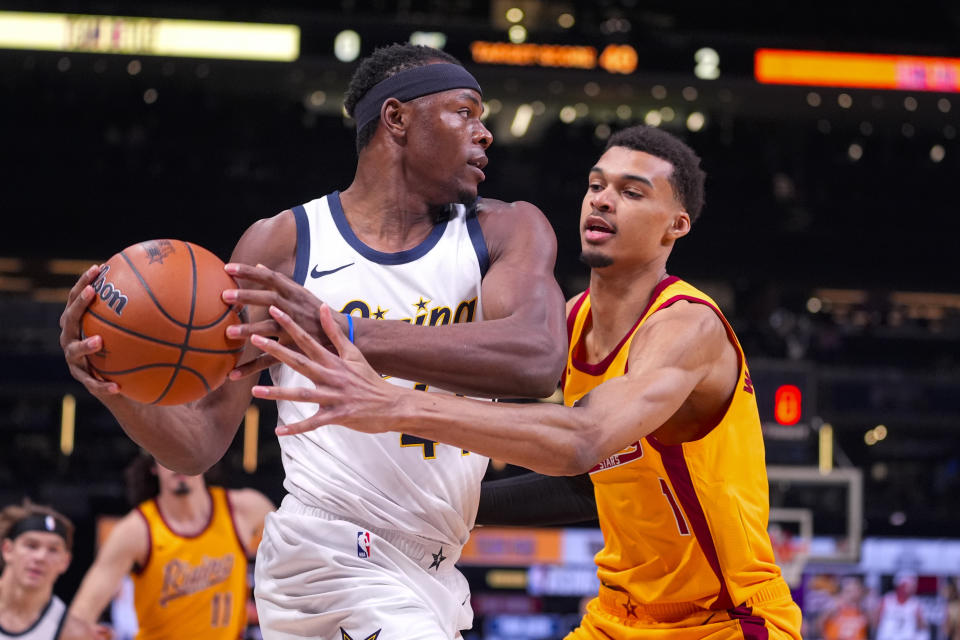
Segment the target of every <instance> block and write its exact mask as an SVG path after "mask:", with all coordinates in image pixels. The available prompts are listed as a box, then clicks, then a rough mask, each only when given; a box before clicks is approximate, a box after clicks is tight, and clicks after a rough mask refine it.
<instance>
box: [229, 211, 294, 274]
mask: <svg viewBox="0 0 960 640" xmlns="http://www.w3.org/2000/svg"><path fill="white" fill-rule="evenodd" d="M296 254H297V222H296V219H295V218H294V215H293V210H292V209H285V210H284V211H281V212H280V213H278V214H276V215H273V216H270V217H268V218H261V219H260V220H257V221H256V222H254V223H253V224H251V225H250V226H249V227H247V230H246V231H244V232H243V235H242V236H240V240H239V241H238V242H237V246H236V247H235V248H234V250H233V255H231V257H230V261H231V262H241V263H244V264H263V265H266V266H268V267H270V268H271V269H276V270H278V271H280V272H281V273H286V275H292V273H293V264H294V262H295V261H296ZM287 268H288V269H287ZM287 271H289V273H287Z"/></svg>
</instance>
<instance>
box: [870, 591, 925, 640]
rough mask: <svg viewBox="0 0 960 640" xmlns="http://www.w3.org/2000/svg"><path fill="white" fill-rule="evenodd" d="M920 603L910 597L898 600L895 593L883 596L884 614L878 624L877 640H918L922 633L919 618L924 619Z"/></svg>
mask: <svg viewBox="0 0 960 640" xmlns="http://www.w3.org/2000/svg"><path fill="white" fill-rule="evenodd" d="M921 612H922V608H921V605H920V601H919V600H917V599H916V598H914V597H912V596H911V597H909V598H907V600H906V601H905V602H900V601H899V600H897V595H896V594H895V593H888V594H886V595H885V596H883V614H882V616H881V617H880V621H879V623H878V624H877V640H916V638H917V634H919V633H920V625H919V624H918V620H917V618H918V617H921V618H922V613H921Z"/></svg>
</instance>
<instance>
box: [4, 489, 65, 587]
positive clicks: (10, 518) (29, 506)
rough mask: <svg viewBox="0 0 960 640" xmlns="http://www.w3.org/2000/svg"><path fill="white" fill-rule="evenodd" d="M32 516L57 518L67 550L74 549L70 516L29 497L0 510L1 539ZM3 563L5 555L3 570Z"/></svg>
mask: <svg viewBox="0 0 960 640" xmlns="http://www.w3.org/2000/svg"><path fill="white" fill-rule="evenodd" d="M31 516H50V517H52V518H53V519H54V520H56V521H57V524H58V525H59V527H58V528H59V529H60V532H61V533H62V534H63V541H64V543H65V544H66V547H67V551H71V550H73V532H74V526H73V523H72V522H71V521H70V518H68V517H67V516H65V515H63V514H62V513H60V512H59V511H55V510H54V509H52V508H50V507H48V506H46V505H42V504H34V503H33V502H32V501H31V500H30V499H29V498H24V499H23V502H21V503H20V504H11V505H8V506H6V507H4V508H3V509H2V510H0V540H6V539H7V537H9V536H10V532H11V530H12V529H13V528H14V526H15V525H16V524H17V523H18V522H20V521H22V520H25V519H26V518H29V517H31ZM3 565H4V562H3V557H2V556H0V570H3Z"/></svg>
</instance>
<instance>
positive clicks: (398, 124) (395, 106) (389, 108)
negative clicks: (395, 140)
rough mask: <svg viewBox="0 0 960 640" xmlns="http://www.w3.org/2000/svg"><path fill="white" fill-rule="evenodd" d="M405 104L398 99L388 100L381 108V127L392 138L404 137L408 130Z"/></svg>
mask: <svg viewBox="0 0 960 640" xmlns="http://www.w3.org/2000/svg"><path fill="white" fill-rule="evenodd" d="M407 117H408V116H407V113H406V109H405V107H404V104H403V103H402V102H400V101H399V100H397V99H396V98H387V99H386V100H384V102H383V106H382V107H380V126H381V127H383V128H384V129H385V130H386V131H387V132H388V133H389V134H390V135H392V136H403V135H404V134H405V133H406V128H407Z"/></svg>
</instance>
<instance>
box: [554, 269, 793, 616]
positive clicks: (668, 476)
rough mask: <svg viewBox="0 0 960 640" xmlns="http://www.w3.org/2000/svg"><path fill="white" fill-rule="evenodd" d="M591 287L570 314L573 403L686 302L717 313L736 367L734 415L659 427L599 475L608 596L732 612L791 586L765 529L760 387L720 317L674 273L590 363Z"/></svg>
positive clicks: (653, 606) (569, 392)
mask: <svg viewBox="0 0 960 640" xmlns="http://www.w3.org/2000/svg"><path fill="white" fill-rule="evenodd" d="M589 293H590V292H589V290H588V291H586V292H585V293H584V294H583V295H582V296H581V297H580V299H579V300H578V301H577V303H576V306H575V307H574V308H573V309H572V310H571V313H570V315H569V317H568V330H569V333H570V349H569V353H568V356H567V367H566V369H565V372H564V384H563V393H564V403H565V404H567V405H568V406H572V405H573V404H574V403H576V402H577V401H578V400H579V399H580V398H582V397H583V396H584V395H586V394H587V393H589V392H590V391H591V390H592V389H594V388H595V387H597V386H598V385H600V384H602V383H603V382H604V381H606V380H610V379H612V378H615V377H617V376H622V375H624V373H626V371H627V367H628V365H629V362H628V355H629V352H630V345H631V343H632V341H633V339H634V337H635V336H636V334H637V331H638V329H639V328H640V327H642V326H643V323H644V322H646V321H647V320H648V319H649V318H650V316H651V315H653V314H654V313H656V312H658V311H660V310H661V309H665V308H667V307H669V306H670V305H671V304H674V303H676V302H678V301H681V300H686V301H689V302H693V303H697V304H704V305H707V306H708V307H710V308H711V309H713V310H714V311H715V312H716V314H717V315H718V316H719V317H720V319H721V320H722V321H723V324H724V326H725V327H726V329H727V335H728V336H729V338H730V342H731V343H732V344H733V346H734V347H735V348H736V350H737V355H738V357H739V367H740V370H739V381H738V383H737V386H736V389H735V391H734V393H733V397H732V398H731V400H730V404H729V406H728V408H727V409H726V413H725V414H724V415H723V417H722V418H721V419H720V420H719V422H718V423H717V424H716V425H715V426H714V427H713V429H712V430H711V431H710V432H709V433H707V434H706V435H705V436H703V437H702V438H700V439H699V440H696V441H693V442H685V443H683V444H677V445H667V444H663V443H661V442H659V441H658V440H657V438H656V437H655V436H654V435H652V434H651V435H649V436H647V437H645V438H642V439H640V440H638V441H637V442H634V443H633V444H631V445H629V446H627V447H625V448H624V449H623V450H622V451H620V452H618V453H616V454H614V455H612V456H610V457H609V458H607V459H606V460H604V461H603V462H601V463H600V464H598V465H597V466H596V467H594V468H593V469H592V470H591V472H590V473H591V478H592V479H593V484H594V489H595V493H596V498H597V509H598V512H599V517H600V527H601V529H602V530H603V538H604V547H603V549H602V550H601V551H600V552H599V553H598V554H597V555H596V563H597V566H598V571H597V574H598V576H599V578H600V581H601V584H602V587H601V593H600V600H601V602H603V601H604V595H605V592H609V593H608V594H607V595H608V597H609V598H613V597H614V596H615V595H616V594H619V595H618V596H617V597H618V598H620V599H622V600H623V601H624V602H625V604H624V605H623V606H624V607H626V610H627V612H631V611H632V609H631V607H634V606H639V607H641V608H643V609H644V610H646V611H648V612H652V613H653V614H654V615H656V614H657V612H658V611H659V612H662V613H663V614H664V615H666V616H670V615H671V614H672V613H677V614H679V613H681V612H683V611H685V610H686V611H691V610H693V609H694V608H696V609H700V610H703V609H708V610H728V609H733V608H735V607H738V606H739V605H741V604H743V603H745V602H747V601H748V600H751V598H753V597H754V596H757V595H758V593H759V592H760V591H761V590H763V589H764V588H765V587H771V586H772V585H773V584H774V583H773V582H772V581H776V585H777V588H776V590H777V592H781V591H784V590H785V589H786V585H785V584H783V583H782V580H778V578H779V576H780V569H779V568H778V567H777V565H776V564H775V562H774V556H773V548H772V546H771V544H770V537H769V535H768V533H767V520H768V517H769V508H770V507H769V497H768V485H767V473H766V465H765V460H764V445H763V438H762V434H761V430H760V418H759V415H758V412H757V403H756V398H755V396H754V390H753V383H752V382H751V381H750V374H749V372H748V370H747V364H746V361H745V359H744V356H743V351H742V349H741V348H740V344H739V342H738V341H737V338H736V336H735V335H734V332H733V330H732V329H731V327H730V325H729V324H728V323H727V321H726V319H725V318H724V317H723V314H722V313H721V312H720V310H719V309H718V308H717V306H716V304H715V303H714V302H713V300H711V299H710V298H709V297H707V296H706V295H705V294H703V293H702V292H700V291H698V290H697V289H695V288H694V287H693V286H691V285H689V284H687V283H686V282H684V281H682V280H680V279H679V278H675V277H669V278H666V279H664V280H663V281H661V282H660V284H659V285H658V286H657V287H656V288H655V289H654V291H653V294H652V295H651V299H650V302H649V303H648V306H647V309H646V310H645V311H644V313H643V314H641V316H640V318H639V319H638V320H637V322H636V324H635V325H634V326H633V328H632V329H631V330H630V332H629V333H628V334H627V335H626V336H624V338H623V340H622V341H621V342H620V344H619V345H617V347H616V349H614V351H613V352H612V353H610V354H609V355H608V356H607V357H606V358H604V359H603V360H602V361H601V362H599V363H596V364H589V363H586V362H584V361H583V360H582V359H581V358H580V357H579V356H578V354H580V353H582V352H583V347H582V346H581V343H582V341H583V333H584V327H585V326H589V319H590V313H591V312H590V295H589ZM761 595H762V594H761ZM787 597H788V598H789V592H787ZM620 612H621V613H623V612H624V610H623V608H621V609H620Z"/></svg>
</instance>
